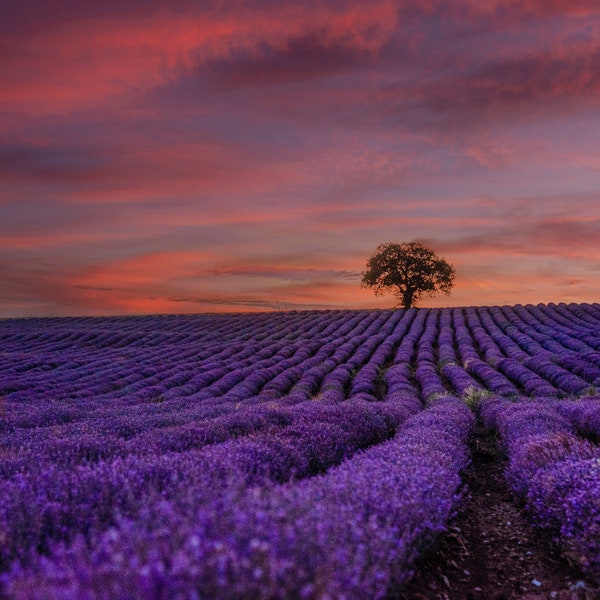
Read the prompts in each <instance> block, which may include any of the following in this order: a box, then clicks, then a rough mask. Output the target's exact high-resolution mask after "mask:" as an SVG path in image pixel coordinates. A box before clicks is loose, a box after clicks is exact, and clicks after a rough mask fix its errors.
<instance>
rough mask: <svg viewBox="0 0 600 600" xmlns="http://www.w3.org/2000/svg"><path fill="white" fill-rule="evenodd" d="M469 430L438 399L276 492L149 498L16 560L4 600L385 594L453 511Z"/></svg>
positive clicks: (460, 407)
mask: <svg viewBox="0 0 600 600" xmlns="http://www.w3.org/2000/svg"><path fill="white" fill-rule="evenodd" d="M473 422H474V417H473V414H472V413H471V411H470V410H469V409H468V408H467V407H466V406H465V405H464V403H463V402H462V401H460V400H459V399H457V398H452V397H446V398H443V399H439V400H437V401H436V402H435V403H434V404H433V405H432V406H430V407H429V408H427V409H426V410H422V411H420V412H418V413H417V414H416V415H414V416H412V417H411V418H410V419H409V420H408V421H407V422H406V424H405V425H404V426H403V427H401V428H400V430H399V432H398V433H397V434H396V436H395V437H394V438H393V439H391V440H389V441H387V442H384V443H381V444H379V445H377V446H374V447H372V448H370V449H368V450H365V451H363V452H360V453H358V454H356V455H355V456H354V457H352V458H350V459H348V460H346V461H344V462H342V463H341V464H340V465H339V466H337V467H333V468H331V469H329V470H328V471H327V472H326V473H325V474H323V475H319V476H316V477H312V478H308V479H303V480H300V481H297V482H290V483H287V484H282V485H276V484H273V483H269V482H267V481H263V482H262V484H261V485H247V484H246V483H241V482H239V481H235V480H233V481H230V482H229V485H227V486H226V487H225V488H222V489H221V490H219V493H212V492H211V491H210V487H209V488H206V487H203V488H202V489H203V490H204V494H205V495H204V497H203V498H202V500H201V501H199V500H198V498H197V497H195V496H197V495H198V492H197V490H198V489H199V488H198V487H196V486H195V485H186V486H184V487H182V488H180V489H178V491H177V493H175V494H171V495H167V496H163V497H161V496H160V495H156V496H146V497H145V498H144V503H143V505H142V506H140V508H139V510H138V512H137V515H136V516H135V518H132V517H131V516H127V517H121V518H118V519H117V520H116V521H115V523H114V524H113V526H111V527H110V528H108V529H102V528H97V529H93V530H92V531H90V532H89V534H88V535H87V536H78V537H76V538H75V540H74V541H72V542H71V543H52V544H50V545H49V548H48V552H49V555H48V556H47V557H42V558H38V559H37V560H35V561H32V562H29V563H28V564H25V565H19V564H18V563H14V565H13V568H12V570H11V571H10V572H9V573H7V574H5V575H4V577H3V579H2V581H3V586H4V590H3V593H4V594H5V595H6V596H7V597H8V598H10V599H12V600H24V599H25V598H31V597H32V594H37V596H36V597H39V598H44V599H47V600H58V599H59V598H60V599H61V600H68V599H72V600H75V599H76V600H83V599H86V600H92V599H94V600H96V599H98V600H99V599H101V598H102V599H104V598H130V599H132V600H134V599H140V600H141V599H144V600H166V599H167V598H168V599H172V598H180V599H183V598H186V599H192V598H203V599H207V600H209V599H219V600H228V599H232V600H233V599H239V598H263V599H267V598H272V599H276V598H280V599H284V598H285V599H294V598H302V599H312V598H320V599H324V598H340V599H341V598H344V599H346V600H354V599H356V600H363V599H364V598H370V599H373V600H376V599H379V598H384V597H385V596H386V594H387V593H388V591H389V590H390V589H391V588H392V587H393V586H398V585H402V584H403V583H405V582H406V581H408V580H409V579H410V577H411V576H412V574H413V569H414V561H415V559H416V558H417V557H418V556H419V555H420V554H421V553H422V552H423V551H424V550H425V549H426V548H428V547H429V546H430V545H431V544H432V543H433V541H434V540H435V538H436V536H437V535H438V534H439V532H441V531H443V530H444V527H445V523H446V522H447V520H448V519H449V517H450V516H451V515H452V513H453V510H454V508H455V506H456V502H457V499H458V496H459V487H460V472H461V470H462V469H464V468H465V466H466V465H467V463H468V460H469V458H468V449H467V444H466V442H467V437H468V435H469V433H470V431H471V428H472V426H473ZM189 466H190V467H192V464H191V463H190V465H189ZM169 471H170V467H169ZM181 476H182V477H185V476H186V471H185V470H184V471H183V472H182V473H181ZM190 476H191V477H192V478H194V477H195V475H194V470H193V469H192V471H191V473H190ZM130 478H131V477H130ZM134 479H135V477H134ZM187 483H188V484H189V483H190V482H189V481H188V482H187ZM192 483H195V482H192ZM254 483H255V484H256V482H254ZM170 485H171V484H170ZM167 487H168V486H167ZM176 487H177V486H176ZM201 495H202V494H201Z"/></svg>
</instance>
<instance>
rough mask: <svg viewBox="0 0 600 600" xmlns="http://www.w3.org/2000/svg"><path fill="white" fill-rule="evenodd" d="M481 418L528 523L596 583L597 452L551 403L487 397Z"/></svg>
mask: <svg viewBox="0 0 600 600" xmlns="http://www.w3.org/2000/svg"><path fill="white" fill-rule="evenodd" d="M481 414H482V417H483V421H484V423H485V424H486V425H487V426H488V427H489V428H492V429H496V430H497V431H498V432H499V434H500V439H501V444H502V447H503V448H504V450H505V451H506V454H507V456H508V460H509V465H508V468H507V471H506V478H507V481H508V482H509V484H510V485H511V487H512V489H513V490H514V491H515V492H516V493H517V494H518V495H520V496H522V497H523V498H524V500H525V503H526V508H527V511H528V513H529V515H530V516H531V519H532V521H533V523H534V525H535V526H536V527H537V528H539V529H540V530H543V531H546V532H547V533H548V534H549V535H550V536H552V538H553V539H554V541H555V542H556V543H557V544H559V545H560V546H561V547H562V549H563V551H564V552H565V553H566V554H567V555H568V556H570V557H571V559H574V560H576V561H577V562H578V563H579V565H580V566H581V568H582V569H583V570H584V571H585V572H586V573H587V574H588V575H589V576H590V577H592V578H594V579H595V580H596V581H598V582H600V545H599V543H598V540H600V505H599V504H598V498H599V497H600V469H599V468H598V467H599V465H600V449H599V448H598V447H597V446H596V445H594V444H592V443H591V442H590V441H588V440H586V439H582V438H580V437H578V436H577V434H576V427H575V425H574V424H573V422H571V421H570V420H568V419H567V418H565V417H564V416H563V415H561V414H560V410H559V409H558V408H557V406H556V404H555V403H553V402H552V401H546V402H544V401H527V400H525V401H523V402H518V403H511V402H509V401H507V400H505V399H502V400H499V399H487V400H484V401H483V403H482V405H481Z"/></svg>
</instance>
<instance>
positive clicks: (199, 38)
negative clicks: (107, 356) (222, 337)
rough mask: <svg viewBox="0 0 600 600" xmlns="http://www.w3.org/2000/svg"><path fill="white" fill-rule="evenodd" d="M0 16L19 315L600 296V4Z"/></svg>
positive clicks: (324, 4) (216, 6) (243, 5)
mask: <svg viewBox="0 0 600 600" xmlns="http://www.w3.org/2000/svg"><path fill="white" fill-rule="evenodd" d="M5 13H6V14H5V15H3V19H2V23H0V72H1V73H2V81H3V84H2V86H0V278H1V279H0V280H1V281H2V285H0V317H20V316H30V315H35V316H46V315H48V316H51V315H61V316H62V315H65V316H66V315H88V314H90V315H100V314H146V313H161V314H164V313H190V312H212V311H218V312H231V311H235V312H238V311H265V310H266V311H268V310H302V309H337V308H371V307H375V308H384V307H390V306H393V305H394V304H395V303H396V300H395V298H394V297H393V296H386V297H375V296H374V294H373V293H372V292H371V291H370V290H364V289H361V288H360V285H359V284H360V278H361V271H362V270H363V269H364V268H365V265H366V261H367V259H368V257H369V256H370V254H371V253H372V252H373V250H374V249H375V247H376V246H377V245H378V244H380V243H382V242H388V241H395V242H403V241H413V240H419V241H422V242H424V243H426V244H427V245H429V246H431V247H432V248H433V249H434V250H435V251H436V252H437V253H438V254H439V255H441V256H443V257H444V258H446V259H447V260H448V261H449V262H451V263H453V264H454V265H455V267H456V271H457V278H456V285H455V288H454V290H453V293H452V295H451V296H444V295H438V296H436V297H435V298H431V299H429V298H427V299H423V301H422V302H421V303H420V305H421V306H472V305H502V304H517V303H520V304H527V303H532V304H537V303H548V302H557V303H558V302H596V301H599V299H600V245H599V244H598V242H599V241H600V137H599V136H598V131H599V130H600V7H599V6H598V3H597V2H596V1H595V0H594V1H592V0H572V1H567V0H553V1H552V2H547V1H545V0H527V1H525V2H513V1H508V2H507V1H506V0H491V1H488V2H484V3H480V2H475V1H474V0H457V1H456V2H452V3H448V2H445V1H443V0H427V1H426V2H419V3H415V2H409V1H408V0H373V1H372V2H369V3H365V2H362V1H359V0H309V1H299V2H298V1H294V2H292V1H291V0H227V1H225V2H222V1H219V2H217V1H216V0H215V1H212V0H207V1H206V2H203V3H196V2H192V1H191V0H173V1H172V2H168V3H166V2H160V1H159V2H153V3H148V2H145V1H142V0H120V1H119V2H117V1H116V0H107V1H106V2H103V3H101V4H98V3H93V4H92V3H88V2H85V1H76V0H47V1H45V0H24V1H23V2H20V3H14V4H13V6H11V7H9V8H7V9H6V11H5Z"/></svg>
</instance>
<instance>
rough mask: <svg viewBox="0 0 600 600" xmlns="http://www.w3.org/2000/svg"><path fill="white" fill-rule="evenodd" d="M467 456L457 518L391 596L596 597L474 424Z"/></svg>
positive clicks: (488, 599) (437, 599) (490, 439)
mask: <svg viewBox="0 0 600 600" xmlns="http://www.w3.org/2000/svg"><path fill="white" fill-rule="evenodd" d="M471 453H472V464H471V466H470V467H469V468H468V469H467V471H466V473H465V474H464V475H463V479H464V481H465V484H466V490H465V496H464V498H463V501H462V505H461V507H460V510H459V513H458V515H457V516H456V517H455V518H454V519H453V521H452V522H451V523H450V524H449V528H448V533H447V534H445V535H444V536H443V538H442V539H441V540H440V543H439V544H438V545H437V546H436V548H435V550H434V551H433V553H432V554H430V555H428V556H426V557H424V558H423V560H421V561H420V563H419V564H418V565H417V575H416V576H415V578H414V579H413V580H412V581H411V582H410V583H409V585H408V586H407V587H405V588H403V590H402V591H398V592H397V593H396V594H394V595H392V596H391V598H392V600H424V599H426V600H484V599H485V600H542V599H544V600H545V599H547V598H554V599H557V600H600V589H599V588H598V587H595V586H594V584H593V583H592V582H590V581H588V580H586V579H585V577H584V576H583V574H582V573H581V572H580V571H579V570H578V569H576V568H575V567H573V566H571V565H570V564H569V563H568V562H567V561H566V560H565V559H564V558H562V557H561V556H560V554H559V553H558V552H557V550H556V549H555V548H553V546H552V544H551V543H550V542H549V541H548V540H547V539H544V538H543V537H542V536H541V535H540V534H538V533H537V532H536V531H535V530H534V529H533V528H532V527H531V525H530V524H529V522H528V521H527V518H526V515H525V514H524V513H523V510H522V506H521V504H520V503H519V500H518V499H517V498H516V497H515V496H514V495H513V493H512V492H511V491H510V489H509V488H508V487H507V485H506V482H505V480H504V469H505V467H506V460H505V458H504V457H503V456H502V455H501V454H500V453H499V452H498V449H497V444H496V440H495V438H494V436H493V435H490V434H489V433H486V432H485V431H484V430H483V428H481V427H478V428H477V430H476V433H475V435H474V437H473V440H472V442H471Z"/></svg>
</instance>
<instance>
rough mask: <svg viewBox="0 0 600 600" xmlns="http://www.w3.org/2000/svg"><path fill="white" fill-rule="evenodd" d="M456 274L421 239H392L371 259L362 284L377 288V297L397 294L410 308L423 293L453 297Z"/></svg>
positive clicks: (449, 265) (381, 246) (451, 267)
mask: <svg viewBox="0 0 600 600" xmlns="http://www.w3.org/2000/svg"><path fill="white" fill-rule="evenodd" d="M455 275H456V272H455V270H454V267H453V266H452V265H451V264H450V263H448V262H446V261H445V260H444V259H443V258H439V257H438V256H437V255H436V254H435V252H434V251H433V250H432V249H431V248H428V247H427V246H424V245H423V244H421V243H420V242H405V243H402V244H395V243H392V242H388V243H385V244H380V245H379V246H377V248H376V250H375V252H373V254H372V255H371V258H369V260H368V262H367V270H366V271H365V272H364V273H363V278H362V281H361V287H370V288H373V289H374V291H375V295H376V296H382V295H383V294H386V293H393V294H395V295H396V297H397V298H398V299H399V300H400V303H401V306H402V308H405V309H406V308H410V307H411V306H412V305H413V303H414V302H416V301H417V300H419V298H421V296H422V295H423V294H427V295H429V296H434V295H435V294H436V293H437V292H443V293H444V294H446V295H448V296H449V295H450V290H451V289H452V286H453V285H454V277H455Z"/></svg>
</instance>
